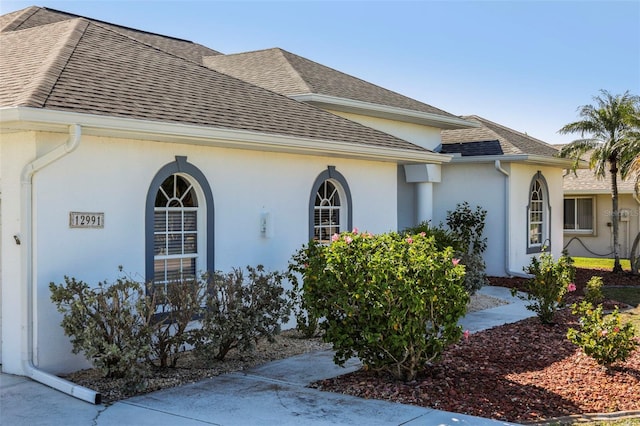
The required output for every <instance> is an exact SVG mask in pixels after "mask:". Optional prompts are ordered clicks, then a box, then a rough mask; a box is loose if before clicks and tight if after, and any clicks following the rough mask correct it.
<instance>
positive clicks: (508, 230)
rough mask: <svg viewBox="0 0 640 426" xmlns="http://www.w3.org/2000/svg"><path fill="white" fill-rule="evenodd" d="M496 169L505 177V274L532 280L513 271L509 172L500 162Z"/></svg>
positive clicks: (496, 162) (523, 274) (521, 273)
mask: <svg viewBox="0 0 640 426" xmlns="http://www.w3.org/2000/svg"><path fill="white" fill-rule="evenodd" d="M494 165H495V168H496V170H497V171H499V172H500V173H502V174H503V175H504V272H505V273H506V274H507V275H509V276H516V277H522V278H531V276H530V275H527V274H525V273H524V272H517V271H512V270H511V223H510V220H509V219H510V217H511V212H510V207H509V206H510V203H509V172H508V171H506V170H505V169H503V168H502V165H501V164H500V160H496V161H495V164H494Z"/></svg>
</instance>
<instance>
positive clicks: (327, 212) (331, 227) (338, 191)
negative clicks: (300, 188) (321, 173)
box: [313, 179, 347, 243]
mask: <svg viewBox="0 0 640 426" xmlns="http://www.w3.org/2000/svg"><path fill="white" fill-rule="evenodd" d="M327 184H329V185H331V186H332V187H333V191H331V194H329V197H328V198H327V197H325V195H326V190H327ZM335 198H337V201H338V203H337V204H335V203H334V201H335ZM345 199H346V196H345V194H344V190H343V189H342V186H341V185H340V183H338V182H337V181H335V180H333V179H326V180H325V181H324V182H322V184H321V185H320V188H318V191H316V202H315V203H314V207H313V209H314V223H313V230H314V233H313V239H314V240H316V241H320V242H322V243H328V242H330V241H331V236H332V235H334V234H339V233H340V232H342V231H344V230H345V228H344V224H345V223H346V221H347V215H346V209H347V207H346V206H345V205H344V200H345ZM318 200H319V201H320V205H318ZM334 212H337V213H338V214H337V217H338V222H337V223H335V222H331V223H326V220H325V221H323V219H324V218H326V217H327V216H328V218H329V219H331V218H332V217H333V216H334ZM318 219H320V223H318ZM323 222H325V223H323ZM323 231H325V232H323ZM322 237H325V238H322Z"/></svg>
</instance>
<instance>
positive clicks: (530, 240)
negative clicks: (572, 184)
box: [527, 172, 551, 253]
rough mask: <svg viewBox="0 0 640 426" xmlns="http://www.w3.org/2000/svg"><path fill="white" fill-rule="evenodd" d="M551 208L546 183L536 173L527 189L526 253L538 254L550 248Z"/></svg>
mask: <svg viewBox="0 0 640 426" xmlns="http://www.w3.org/2000/svg"><path fill="white" fill-rule="evenodd" d="M550 222H551V207H550V205H549V190H548V187H547V182H546V180H545V178H544V176H542V173H540V172H538V173H536V175H535V176H534V177H533V179H532V181H531V185H530V187H529V205H528V206H527V228H528V235H527V253H539V252H541V251H543V250H545V251H548V250H550V248H551V235H550V229H551V223H550Z"/></svg>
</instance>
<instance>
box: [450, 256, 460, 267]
mask: <svg viewBox="0 0 640 426" xmlns="http://www.w3.org/2000/svg"><path fill="white" fill-rule="evenodd" d="M451 261H452V262H453V266H458V263H460V259H455V258H454V259H451Z"/></svg>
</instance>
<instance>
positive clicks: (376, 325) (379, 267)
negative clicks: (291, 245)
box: [290, 230, 469, 380]
mask: <svg viewBox="0 0 640 426" xmlns="http://www.w3.org/2000/svg"><path fill="white" fill-rule="evenodd" d="M354 231H355V230H354ZM290 270H291V271H292V272H296V273H299V274H300V275H301V277H302V285H301V286H300V283H299V282H297V281H296V282H294V285H295V286H296V287H297V291H298V292H300V293H301V297H302V299H303V300H304V302H305V304H306V307H307V309H308V310H309V312H310V314H311V315H312V316H313V317H314V318H321V321H320V326H321V328H322V330H323V331H324V339H325V341H327V342H331V343H332V344H333V347H334V350H335V351H336V352H335V356H334V361H335V362H336V363H337V364H338V365H343V364H344V363H345V362H346V361H347V360H348V359H349V358H351V357H352V356H357V357H358V358H360V360H361V361H362V362H363V364H364V365H365V366H366V367H367V368H370V369H374V370H381V371H386V372H389V373H391V374H393V375H394V376H395V377H397V378H399V379H403V380H411V379H413V378H414V377H415V376H416V374H417V373H418V372H419V371H420V370H421V369H423V368H424V367H425V366H426V365H427V364H428V363H429V362H431V361H433V360H436V359H438V358H439V356H440V355H441V353H442V351H443V350H444V349H445V347H446V346H447V345H449V344H451V343H453V342H456V341H457V340H459V338H460V336H461V329H460V327H459V326H458V324H457V321H458V319H459V318H460V317H461V316H462V315H464V314H465V311H466V304H467V302H468V301H469V295H468V294H467V292H466V291H465V289H464V287H463V285H462V283H463V280H464V267H463V266H462V265H458V259H454V258H453V250H452V249H451V248H450V247H447V248H445V249H444V250H438V248H437V246H436V242H435V239H434V238H433V237H427V236H426V234H416V235H400V234H397V233H389V234H381V235H375V236H374V235H371V234H369V233H358V232H343V233H342V234H340V235H337V234H336V235H334V236H333V238H332V243H331V244H329V245H323V244H321V243H318V242H316V241H310V242H309V244H308V245H306V246H303V247H302V249H300V250H299V251H298V252H297V253H296V254H294V256H293V259H292V263H291V267H290ZM300 287H301V288H300Z"/></svg>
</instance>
